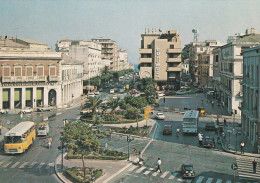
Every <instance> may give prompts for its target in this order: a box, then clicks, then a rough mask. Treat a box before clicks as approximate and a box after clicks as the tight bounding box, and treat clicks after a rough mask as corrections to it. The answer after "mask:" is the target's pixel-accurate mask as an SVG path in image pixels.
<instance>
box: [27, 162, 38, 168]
mask: <svg viewBox="0 0 260 183" xmlns="http://www.w3.org/2000/svg"><path fill="white" fill-rule="evenodd" d="M36 164H37V163H36V162H32V164H30V165H29V166H28V168H32V167H33V166H34V165H36Z"/></svg>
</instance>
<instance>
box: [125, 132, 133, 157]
mask: <svg viewBox="0 0 260 183" xmlns="http://www.w3.org/2000/svg"><path fill="white" fill-rule="evenodd" d="M133 140H134V138H133V137H132V136H130V135H127V137H126V141H127V142H128V156H127V157H128V158H127V159H128V161H129V144H130V142H131V141H133Z"/></svg>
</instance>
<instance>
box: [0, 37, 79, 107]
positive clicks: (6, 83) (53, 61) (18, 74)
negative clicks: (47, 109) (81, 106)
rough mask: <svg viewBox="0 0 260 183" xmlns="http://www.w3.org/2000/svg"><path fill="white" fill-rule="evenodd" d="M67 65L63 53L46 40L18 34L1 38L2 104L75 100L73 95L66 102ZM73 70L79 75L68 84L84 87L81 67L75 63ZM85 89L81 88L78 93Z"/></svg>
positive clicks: (35, 104)
mask: <svg viewBox="0 0 260 183" xmlns="http://www.w3.org/2000/svg"><path fill="white" fill-rule="evenodd" d="M63 67H64V66H63V61H62V57H61V53H57V52H51V51H50V50H49V48H48V47H47V45H46V44H42V43H38V42H35V41H30V40H25V39H18V38H15V39H13V38H5V39H1V40H0V77H1V83H0V96H1V97H0V108H1V109H2V108H3V109H11V110H13V109H22V108H25V107H32V108H36V107H40V106H54V107H63V106H64V104H65V103H69V102H71V100H70V99H69V100H67V101H66V102H65V98H66V96H64V93H63V92H65V90H63V86H64V83H63V81H62V70H63ZM77 67H81V68H82V65H81V66H77ZM70 70H73V71H72V72H73V73H74V74H77V79H76V80H71V81H68V82H67V84H69V85H73V86H74V87H77V88H79V89H82V87H81V86H82V76H79V75H82V74H80V73H82V71H81V69H79V68H78V69H76V70H75V68H73V67H71V69H70ZM70 74H72V73H70ZM68 90H70V89H68ZM81 93H82V90H78V91H77V93H75V95H74V97H75V98H78V97H79V96H80V95H81ZM63 96H64V97H63Z"/></svg>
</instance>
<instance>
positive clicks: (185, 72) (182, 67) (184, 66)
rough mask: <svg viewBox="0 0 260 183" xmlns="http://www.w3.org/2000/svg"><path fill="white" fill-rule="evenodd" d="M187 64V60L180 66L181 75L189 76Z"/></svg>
mask: <svg viewBox="0 0 260 183" xmlns="http://www.w3.org/2000/svg"><path fill="white" fill-rule="evenodd" d="M189 62H190V60H189V59H185V60H184V61H183V63H182V64H181V72H182V74H189V73H190V71H189Z"/></svg>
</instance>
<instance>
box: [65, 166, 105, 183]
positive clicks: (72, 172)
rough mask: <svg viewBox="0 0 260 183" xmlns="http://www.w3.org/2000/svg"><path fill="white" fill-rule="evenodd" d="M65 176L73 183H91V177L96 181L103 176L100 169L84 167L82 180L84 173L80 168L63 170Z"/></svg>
mask: <svg viewBox="0 0 260 183" xmlns="http://www.w3.org/2000/svg"><path fill="white" fill-rule="evenodd" d="M65 174H66V176H67V177H68V178H69V179H70V180H71V181H72V182H75V183H91V182H92V177H95V179H96V180H97V179H98V178H99V177H101V176H102V175H103V170H102V169H94V168H88V167H86V177H85V179H84V171H83V168H81V167H72V168H68V169H66V170H65Z"/></svg>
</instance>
